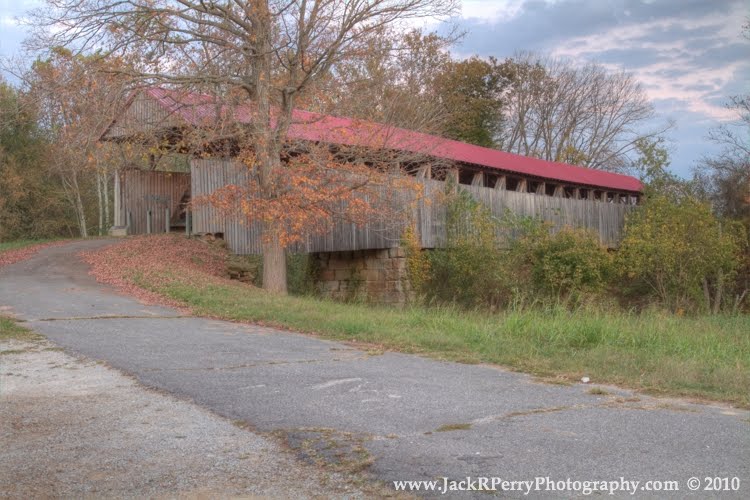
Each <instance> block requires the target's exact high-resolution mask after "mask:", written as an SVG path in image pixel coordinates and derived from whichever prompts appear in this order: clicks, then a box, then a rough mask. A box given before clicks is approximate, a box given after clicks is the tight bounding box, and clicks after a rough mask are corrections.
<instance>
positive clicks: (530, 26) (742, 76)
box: [0, 0, 750, 175]
mask: <svg viewBox="0 0 750 500" xmlns="http://www.w3.org/2000/svg"><path fill="white" fill-rule="evenodd" d="M38 4H39V2H38V0H0V56H10V55H13V54H15V53H17V51H18V50H19V46H20V42H21V40H22V39H23V37H24V29H23V28H22V27H20V26H18V24H17V21H16V19H15V18H16V17H17V16H22V15H23V13H24V12H25V11H26V10H28V9H29V8H32V7H34V6H36V5H38ZM748 17H750V0H463V12H462V15H461V17H460V19H457V22H458V24H459V26H460V27H461V29H462V30H464V31H466V36H465V38H464V39H463V41H462V43H461V44H460V45H459V46H458V47H457V48H456V49H455V52H456V55H458V56H468V55H472V54H479V55H480V56H495V57H498V58H504V57H508V56H512V55H513V53H514V52H517V51H521V50H531V51H536V52H540V53H545V54H552V55H556V56H561V57H566V58H569V59H571V60H572V61H596V62H599V63H601V64H604V65H606V66H607V67H610V68H612V69H624V70H626V71H629V72H632V73H633V74H634V75H635V76H636V78H637V79H638V80H639V81H640V82H642V84H643V86H644V88H645V89H646V91H647V93H648V95H649V97H650V98H651V100H652V101H653V103H654V105H655V107H656V110H657V113H658V115H659V120H660V122H661V123H664V122H666V121H667V120H670V119H671V120H674V122H675V124H676V127H675V128H674V129H673V130H671V131H670V132H669V139H670V140H671V148H672V167H673V170H674V171H676V172H677V173H680V174H683V175H688V173H689V171H690V168H691V167H692V166H693V165H694V164H695V162H696V161H697V160H698V159H699V158H700V156H701V155H702V154H704V153H710V152H711V151H712V150H713V149H712V147H713V146H712V145H711V144H709V143H708V142H707V141H706V140H705V136H706V134H707V133H708V130H709V129H710V128H711V127H714V126H716V125H718V124H719V123H721V122H722V121H727V120H731V119H732V118H733V116H732V114H731V113H730V112H729V111H728V110H727V109H726V108H725V107H724V103H725V102H726V100H727V97H728V96H730V95H736V94H740V93H748V92H750V42H749V41H748V40H746V39H744V38H743V37H742V35H741V32H742V25H743V24H744V23H745V22H746V21H747V19H748Z"/></svg>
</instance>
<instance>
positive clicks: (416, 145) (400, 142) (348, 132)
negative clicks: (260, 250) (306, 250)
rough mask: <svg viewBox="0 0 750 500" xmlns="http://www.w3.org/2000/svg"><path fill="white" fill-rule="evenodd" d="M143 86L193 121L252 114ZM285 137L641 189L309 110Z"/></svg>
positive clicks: (609, 176) (634, 183)
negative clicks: (411, 153) (220, 115)
mask: <svg viewBox="0 0 750 500" xmlns="http://www.w3.org/2000/svg"><path fill="white" fill-rule="evenodd" d="M145 92H146V93H147V95H149V96H150V97H152V98H154V99H155V100H156V101H157V102H158V103H159V105H160V106H161V107H163V108H164V109H165V110H167V111H169V113H170V114H174V115H177V116H178V117H179V118H180V119H182V120H184V121H185V122H187V123H189V124H191V125H194V126H200V125H202V124H210V123H211V122H212V121H214V120H216V116H217V112H218V113H221V114H222V115H224V116H225V117H227V118H230V116H229V115H230V114H231V119H232V120H235V121H237V122H239V123H249V122H250V120H251V109H250V107H249V106H248V105H240V106H235V107H233V108H232V109H231V110H229V111H228V110H227V109H228V108H227V107H225V106H217V105H216V103H215V101H214V99H213V98H212V97H211V96H208V95H202V94H194V93H187V92H180V91H174V90H168V89H164V88H161V87H153V88H150V89H147V90H146V91H145ZM218 110H220V111H218ZM288 137H289V138H290V139H292V140H307V141H316V142H324V143H329V144H343V145H347V146H365V147H375V148H388V149H394V150H402V151H409V152H414V153H423V154H426V155H429V156H433V157H435V158H442V159H447V160H453V161H456V162H461V163H467V164H473V165H478V166H481V167H487V168H490V169H497V170H502V171H505V172H507V173H518V174H523V175H528V176H535V177H542V178H545V179H552V180H556V181H560V182H562V183H570V184H581V185H587V186H595V187H600V188H608V189H613V190H622V191H630V192H640V191H642V189H643V185H642V184H641V182H640V181H639V180H638V179H636V178H635V177H631V176H629V175H622V174H616V173H612V172H605V171H603V170H595V169H591V168H585V167H579V166H574V165H568V164H566V163H558V162H552V161H547V160H540V159H538V158H530V157H527V156H521V155H516V154H513V153H506V152H504V151H498V150H496V149H490V148H484V147H481V146H475V145H473V144H467V143H464V142H459V141H454V140H450V139H444V138H442V137H437V136H434V135H429V134H423V133H421V132H414V131H410V130H406V129H402V128H398V127H393V126H389V125H383V124H379V123H374V122H369V121H365V120H358V119H353V118H343V117H336V116H327V115H320V114H317V113H311V112H309V111H302V110H295V111H294V114H293V124H292V125H291V127H290V129H289V134H288Z"/></svg>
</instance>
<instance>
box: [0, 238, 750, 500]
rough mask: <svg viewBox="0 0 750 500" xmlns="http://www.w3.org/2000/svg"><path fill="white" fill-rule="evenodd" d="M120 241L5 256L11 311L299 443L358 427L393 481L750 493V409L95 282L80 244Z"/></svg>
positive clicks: (73, 347)
mask: <svg viewBox="0 0 750 500" xmlns="http://www.w3.org/2000/svg"><path fill="white" fill-rule="evenodd" d="M108 243H109V241H107V240H92V241H85V242H75V243H71V244H69V245H65V246H61V247H53V248H48V249H44V250H42V251H41V252H40V253H39V254H37V255H36V256H34V257H33V258H31V259H30V260H28V261H25V262H20V263H17V264H14V265H12V266H8V267H5V268H2V269H0V313H4V314H13V315H16V316H17V317H18V318H21V319H24V320H26V321H27V324H26V326H28V327H30V328H32V329H34V330H35V331H37V332H39V333H41V334H44V335H45V336H47V337H48V338H49V339H50V340H52V341H54V342H55V343H57V344H58V345H60V346H62V347H64V348H66V349H68V350H70V351H72V352H75V353H79V354H83V355H85V356H87V357H89V358H91V359H94V360H101V361H105V362H107V363H108V364H109V365H110V366H112V367H114V368H116V369H119V370H121V371H123V372H125V373H128V374H132V375H134V376H135V377H137V379H138V380H139V381H140V382H141V383H143V384H145V385H147V386H150V387H154V388H158V389H161V390H164V391H167V392H169V393H172V394H174V395H177V396H178V397H182V398H186V399H188V400H191V401H194V402H196V403H198V404H199V405H201V406H203V407H205V408H207V409H210V410H212V411H214V412H216V413H218V414H220V415H223V416H226V417H228V418H231V419H234V420H241V421H244V422H247V423H248V424H249V425H251V426H252V428H254V429H256V430H258V431H261V432H277V433H280V434H283V435H286V436H288V437H289V441H290V442H292V441H294V439H295V438H294V436H296V435H299V434H300V433H302V434H304V433H305V432H308V433H309V432H310V429H326V430H330V431H332V432H336V433H344V434H346V435H347V436H356V438H357V440H359V441H360V442H361V443H362V446H364V447H365V448H366V449H367V451H368V452H369V454H370V456H371V459H372V464H371V465H370V467H369V471H370V472H371V473H372V474H373V475H374V476H375V477H376V478H377V479H380V480H383V481H386V482H390V481H393V480H422V479H423V480H429V479H435V478H442V477H449V478H452V479H461V478H466V477H467V476H471V477H480V476H499V477H502V478H503V479H508V480H533V479H534V478H535V477H537V476H544V477H550V478H552V479H555V480H565V479H567V478H571V479H573V480H617V479H619V478H620V477H624V478H625V479H627V480H641V481H646V480H677V481H679V482H680V486H681V489H680V492H679V493H678V494H675V497H679V498H682V497H684V496H687V495H689V494H690V492H689V491H687V489H686V486H685V482H686V480H687V479H688V478H690V477H694V476H695V477H700V478H703V477H706V476H719V477H734V476H736V477H739V478H740V479H741V482H742V488H741V490H740V491H739V492H734V493H722V494H721V496H722V497H726V498H731V497H734V496H736V497H737V498H743V497H744V498H746V497H747V495H748V494H749V493H750V413H749V412H747V411H744V410H738V409H733V408H729V407H724V406H721V405H703V404H693V403H689V402H686V401H681V400H669V399H660V398H652V397H648V396H643V395H637V394H633V393H632V392H630V391H626V390H622V389H618V388H612V387H605V388H604V389H605V390H606V391H607V392H608V394H603V395H602V394H599V395H597V394H591V393H589V389H590V388H591V385H583V384H580V385H573V386H560V385H550V384H545V383H540V382H538V381H536V380H535V379H534V378H532V377H529V376H526V375H523V374H518V373H513V372H509V371H506V370H503V369H500V368H497V367H491V366H481V365H463V364H457V363H452V362H444V361H439V360H432V359H426V358H422V357H418V356H413V355H405V354H399V353H384V354H375V355H374V354H372V353H367V352H364V351H360V350H357V349H354V348H352V347H350V346H347V345H346V344H342V343H337V342H331V341H326V340H321V339H317V338H314V337H311V336H305V335H300V334H295V333H290V332H285V331H281V330H276V329H273V328H267V327H261V326H256V325H245V324H236V323H230V322H225V321H217V320H212V319H205V318H195V317H189V316H185V315H181V314H180V313H179V312H176V311H175V310H173V309H170V308H165V307H157V306H144V305H143V304H140V303H138V302H137V301H135V300H134V299H131V298H129V297H126V296H124V295H121V294H118V293H117V292H115V291H113V290H112V289H110V288H109V287H107V286H105V285H101V284H98V283H96V282H95V281H94V279H93V278H92V277H90V276H88V274H87V266H86V265H85V264H84V263H83V262H81V261H80V260H79V259H77V257H76V254H77V252H79V251H80V250H83V249H90V248H95V247H99V246H101V245H106V244H108ZM301 455H303V458H304V454H301ZM707 493H708V492H705V491H701V492H698V493H696V496H700V497H705V496H706V494H707ZM477 495H481V496H478V497H479V498H484V497H485V496H486V494H477ZM436 496H438V495H436ZM469 496H470V495H469V494H465V495H462V498H466V497H469ZM502 496H503V497H514V496H515V497H522V496H523V494H522V493H520V492H506V493H503V494H502ZM535 496H540V495H539V494H538V493H535ZM541 496H543V495H541ZM550 496H552V497H555V496H558V497H559V496H564V497H570V496H573V495H571V494H563V495H560V493H559V492H558V493H557V494H555V493H550ZM615 496H617V495H615ZM622 496H629V495H628V494H622ZM640 496H643V495H642V492H639V495H638V497H640ZM658 496H660V497H661V496H664V494H663V493H661V494H658Z"/></svg>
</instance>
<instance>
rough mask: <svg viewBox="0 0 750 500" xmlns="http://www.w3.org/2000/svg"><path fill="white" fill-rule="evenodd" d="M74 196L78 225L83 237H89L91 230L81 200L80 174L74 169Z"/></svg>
mask: <svg viewBox="0 0 750 500" xmlns="http://www.w3.org/2000/svg"><path fill="white" fill-rule="evenodd" d="M72 187H73V196H74V202H75V211H76V215H77V216H78V227H79V229H80V232H81V238H88V237H89V230H88V227H87V226H86V210H85V209H84V207H83V200H81V188H80V186H79V185H78V174H77V173H76V172H75V170H74V171H73V178H72Z"/></svg>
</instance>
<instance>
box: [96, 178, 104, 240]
mask: <svg viewBox="0 0 750 500" xmlns="http://www.w3.org/2000/svg"><path fill="white" fill-rule="evenodd" d="M103 181H104V179H102V173H101V171H100V170H99V169H97V170H96V199H97V203H98V207H97V208H98V209H99V210H98V211H99V236H102V235H104V233H103V231H104V195H103V193H102V183H103Z"/></svg>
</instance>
